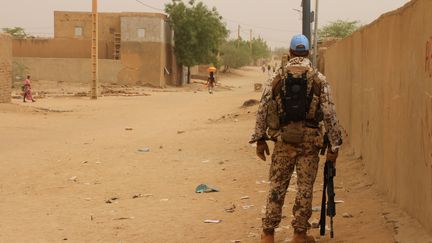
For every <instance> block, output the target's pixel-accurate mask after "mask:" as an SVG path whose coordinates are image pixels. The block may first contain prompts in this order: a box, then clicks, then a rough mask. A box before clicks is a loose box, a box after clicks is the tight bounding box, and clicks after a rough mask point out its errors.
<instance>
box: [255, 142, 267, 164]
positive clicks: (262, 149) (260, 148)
mask: <svg viewBox="0 0 432 243" xmlns="http://www.w3.org/2000/svg"><path fill="white" fill-rule="evenodd" d="M256 154H257V156H258V157H259V158H260V159H262V160H264V161H266V154H267V155H270V149H269V147H268V145H267V142H266V141H265V140H258V141H257V148H256Z"/></svg>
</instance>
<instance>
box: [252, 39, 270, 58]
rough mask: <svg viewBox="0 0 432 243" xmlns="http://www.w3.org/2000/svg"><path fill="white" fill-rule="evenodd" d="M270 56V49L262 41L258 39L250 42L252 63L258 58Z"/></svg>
mask: <svg viewBox="0 0 432 243" xmlns="http://www.w3.org/2000/svg"><path fill="white" fill-rule="evenodd" d="M270 54H271V51H270V47H269V46H268V45H267V42H265V40H264V39H262V38H258V39H253V40H252V60H253V61H254V62H256V61H257V60H258V59H260V58H268V57H270Z"/></svg>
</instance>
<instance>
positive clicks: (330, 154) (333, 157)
mask: <svg viewBox="0 0 432 243" xmlns="http://www.w3.org/2000/svg"><path fill="white" fill-rule="evenodd" d="M338 156H339V150H336V152H332V151H331V149H329V150H327V156H326V160H330V161H333V165H334V166H336V160H337V157H338Z"/></svg>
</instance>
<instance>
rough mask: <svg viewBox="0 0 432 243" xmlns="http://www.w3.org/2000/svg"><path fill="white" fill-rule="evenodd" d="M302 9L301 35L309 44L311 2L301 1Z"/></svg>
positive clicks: (308, 0)
mask: <svg viewBox="0 0 432 243" xmlns="http://www.w3.org/2000/svg"><path fill="white" fill-rule="evenodd" d="M302 7H303V35H305V36H306V37H307V38H308V40H309V43H311V2H310V0H302Z"/></svg>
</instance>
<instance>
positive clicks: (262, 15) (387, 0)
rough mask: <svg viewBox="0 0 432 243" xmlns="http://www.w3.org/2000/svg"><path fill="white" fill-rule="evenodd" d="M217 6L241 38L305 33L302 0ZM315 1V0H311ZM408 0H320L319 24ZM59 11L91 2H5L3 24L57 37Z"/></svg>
mask: <svg viewBox="0 0 432 243" xmlns="http://www.w3.org/2000/svg"><path fill="white" fill-rule="evenodd" d="M138 1H141V2H142V3H144V4H148V5H150V6H152V7H155V8H157V9H163V8H164V4H165V3H168V2H170V0H99V11H105V12H122V11H128V12H131V11H137V12H141V11H142V12H155V11H157V10H154V9H151V8H149V7H146V6H144V5H143V4H141V3H139V2H138ZM203 2H205V3H206V4H207V5H208V6H209V7H213V6H215V7H216V8H217V9H218V10H219V12H220V14H221V15H222V16H223V17H224V18H225V21H226V23H227V27H228V28H229V29H230V30H231V32H232V35H233V36H235V35H237V25H238V24H240V25H241V30H242V31H241V32H242V37H243V38H245V39H248V38H249V30H250V29H252V30H253V35H254V36H258V35H260V36H262V37H263V38H264V39H266V40H267V42H268V43H269V44H270V45H271V46H272V47H277V46H287V45H288V42H289V40H290V38H291V36H292V35H294V34H296V33H299V32H301V19H300V15H299V14H298V13H297V12H296V11H295V10H293V9H300V3H301V0H267V1H264V0H203ZM312 2H313V3H314V2H315V0H312ZM406 2H409V0H361V1H359V0H319V6H320V9H319V15H320V16H319V25H320V26H322V25H324V24H326V23H328V22H329V21H332V20H337V19H342V20H360V21H361V22H362V24H368V23H370V22H372V21H373V20H375V19H376V18H378V17H379V16H380V15H381V14H383V13H385V12H388V11H390V10H394V9H397V8H399V7H401V6H402V5H403V4H405V3H406ZM54 10H67V11H90V10H91V0H0V27H13V26H20V27H24V28H25V29H26V30H27V32H29V33H31V34H34V35H42V36H52V35H53V32H54V20H53V18H54V17H53V16H54V15H53V11H54Z"/></svg>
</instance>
